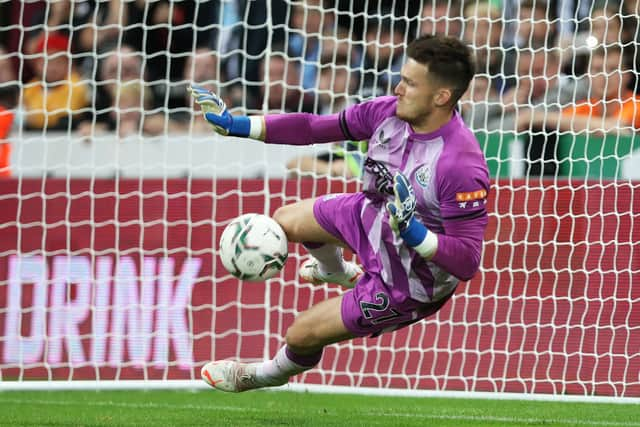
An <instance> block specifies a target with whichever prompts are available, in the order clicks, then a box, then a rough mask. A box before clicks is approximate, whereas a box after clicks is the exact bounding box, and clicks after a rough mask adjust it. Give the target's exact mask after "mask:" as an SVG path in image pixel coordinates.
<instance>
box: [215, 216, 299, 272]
mask: <svg viewBox="0 0 640 427" xmlns="http://www.w3.org/2000/svg"><path fill="white" fill-rule="evenodd" d="M287 246H288V242H287V236H286V235H285V233H284V230H282V227H280V225H279V224H278V223H277V222H275V221H274V220H273V219H271V218H270V217H268V216H266V215H260V214H253V213H249V214H244V215H241V216H239V217H238V218H236V219H234V220H233V221H231V223H229V225H227V227H226V228H225V229H224V231H223V232H222V237H220V259H221V260H222V264H223V265H224V268H226V269H227V271H228V272H229V273H231V274H232V275H234V276H235V277H237V278H238V279H241V280H246V281H249V282H261V281H264V280H267V279H270V278H272V277H273V276H275V275H276V274H278V273H279V272H280V270H282V267H284V264H285V262H286V260H287V256H288V255H289V253H288V250H287Z"/></svg>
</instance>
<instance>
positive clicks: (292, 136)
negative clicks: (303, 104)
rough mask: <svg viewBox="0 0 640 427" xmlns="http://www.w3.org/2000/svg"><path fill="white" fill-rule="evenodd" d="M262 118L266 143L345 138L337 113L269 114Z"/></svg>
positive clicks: (299, 142) (298, 143)
mask: <svg viewBox="0 0 640 427" xmlns="http://www.w3.org/2000/svg"><path fill="white" fill-rule="evenodd" d="M264 119H265V127H266V134H265V142H266V143H268V144H285V145H311V144H320V143H325V142H336V141H343V140H344V139H345V135H344V133H343V131H342V129H341V127H340V119H339V115H338V114H331V115H316V114H308V113H288V114H270V115H267V116H265V118H264Z"/></svg>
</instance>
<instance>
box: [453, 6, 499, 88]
mask: <svg viewBox="0 0 640 427" xmlns="http://www.w3.org/2000/svg"><path fill="white" fill-rule="evenodd" d="M501 36H502V15H501V12H500V9H498V8H497V7H495V6H493V5H491V4H490V3H489V2H472V3H470V4H468V5H467V6H466V7H465V8H464V30H463V39H464V41H465V42H467V43H468V44H469V45H470V46H471V47H472V49H473V51H474V53H475V57H476V64H477V72H478V73H480V74H486V75H488V76H490V78H491V80H492V85H496V87H498V88H501V87H502V86H503V81H502V80H503V79H504V76H505V72H504V71H505V70H503V52H504V50H503V48H502V42H501Z"/></svg>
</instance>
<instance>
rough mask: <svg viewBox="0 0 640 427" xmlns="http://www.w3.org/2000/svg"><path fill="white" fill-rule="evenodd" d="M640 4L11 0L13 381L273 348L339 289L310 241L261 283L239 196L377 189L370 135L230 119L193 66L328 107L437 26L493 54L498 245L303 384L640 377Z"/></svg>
mask: <svg viewBox="0 0 640 427" xmlns="http://www.w3.org/2000/svg"><path fill="white" fill-rule="evenodd" d="M570 3H571V4H570ZM631 3H633V2H622V4H619V3H618V2H616V1H614V0H607V1H586V0H582V1H576V2H549V3H547V2H545V1H542V0H533V1H522V2H518V1H512V0H492V1H490V2H483V1H476V0H473V1H459V0H449V1H448V2H444V1H428V0H411V1H406V2H405V1H394V2H354V1H331V0H328V1H320V0H305V1H290V0H279V1H271V2H265V1H257V0H256V1H247V2H236V1H231V0H221V1H201V2H191V1H180V2H177V1H176V2H173V1H170V2H164V1H160V2H124V1H111V2H69V1H61V0H53V1H50V2H0V16H1V19H0V49H1V50H0V175H1V177H0V389H1V388H21V387H23V388H24V387H32V386H33V387H43V388H51V387H55V386H56V385H58V386H60V384H63V386H65V387H123V388H124V387H134V386H140V385H143V386H145V387H167V386H169V387H171V386H172V385H175V386H181V387H182V386H185V385H186V386H194V387H196V386H198V385H199V384H201V383H200V380H199V371H200V368H201V367H202V366H203V365H204V364H205V363H206V362H207V361H209V360H213V359H239V360H243V361H258V360H263V359H264V358H270V357H272V356H273V355H274V354H275V352H276V351H277V350H278V348H280V347H281V346H282V345H283V343H284V340H283V336H284V334H285V332H286V330H287V327H288V326H289V325H290V324H291V323H292V321H293V319H294V318H295V316H296V315H297V314H299V313H301V312H302V311H304V310H306V309H308V308H309V307H310V306H312V305H313V304H315V303H317V302H319V301H322V300H325V299H327V298H329V297H333V296H336V295H339V294H340V292H342V291H341V290H340V289H339V288H338V287H335V286H332V285H325V286H312V285H309V284H306V283H300V281H299V279H298V277H297V269H298V267H299V266H300V264H301V263H302V262H303V261H304V259H305V257H306V256H307V255H306V253H305V251H304V249H302V248H301V247H300V246H297V245H290V256H289V259H288V261H287V264H286V266H285V268H284V270H283V273H282V275H281V276H280V277H277V278H275V279H273V280H269V281H268V282H266V283H243V282H240V281H238V280H237V279H235V278H233V277H232V276H231V275H230V274H228V273H227V272H226V271H225V270H224V268H223V267H222V264H221V262H220V260H219V257H218V251H217V242H218V239H219V237H220V235H221V233H222V230H223V229H224V227H225V226H226V224H228V223H229V222H230V221H231V220H232V219H233V218H235V217H237V216H238V215H240V214H244V213H249V212H255V213H264V214H272V213H273V212H274V210H275V209H277V208H278V207H279V206H282V205H283V204H288V203H292V202H295V201H298V200H301V199H304V198H309V197H317V196H321V195H324V194H327V193H331V192H353V191H357V190H358V189H359V188H360V184H359V174H360V171H361V168H362V164H363V159H364V157H365V153H366V141H345V142H341V143H338V144H334V145H324V146H310V147H283V146H269V147H267V146H265V145H264V144H260V143H258V142H252V141H247V140H238V139H234V138H222V137H218V136H215V135H214V133H213V132H212V131H211V129H210V128H208V126H207V125H206V123H205V122H204V120H203V119H202V116H201V113H200V112H199V111H194V109H193V105H192V102H191V101H190V100H189V97H188V95H187V92H186V88H187V87H188V85H189V84H191V83H192V82H194V83H197V84H201V85H203V86H205V87H207V88H209V89H211V90H215V91H216V92H217V93H219V94H221V96H222V97H223V98H224V100H225V101H226V102H227V105H228V106H229V107H230V108H231V110H232V111H233V112H234V113H238V114H252V113H266V112H282V111H289V112H298V111H304V112H312V113H321V114H327V113H331V112H336V111H340V110H342V109H343V108H345V107H347V106H349V105H351V104H352V103H356V102H360V101H362V100H365V99H369V98H371V97H374V96H377V95H383V94H392V93H393V88H394V85H395V84H397V82H398V81H399V78H400V68H401V65H402V63H403V61H404V59H405V57H404V53H405V52H404V48H405V47H406V45H407V43H408V42H409V41H411V40H412V39H414V38H415V37H416V36H417V35H419V34H421V33H433V32H439V33H447V34H450V35H453V36H457V37H461V38H463V39H464V40H465V41H466V42H467V43H468V44H469V45H471V46H472V48H473V51H474V54H475V56H476V60H477V73H478V74H477V76H476V78H475V79H474V81H473V82H472V85H471V87H470V89H469V91H468V92H467V94H465V96H464V97H463V99H462V100H461V102H460V105H459V111H460V113H461V114H462V116H463V117H464V119H465V121H466V122H467V123H468V125H469V126H470V127H471V128H472V129H473V131H474V132H475V134H476V137H477V139H478V142H479V144H480V145H481V147H482V149H483V150H484V152H485V156H486V158H487V162H488V165H489V169H490V173H491V177H492V186H491V194H490V196H489V202H488V208H489V211H490V222H489V227H488V230H487V232H486V238H485V246H484V251H483V261H482V268H481V270H480V272H479V273H478V274H477V275H476V276H475V277H474V278H473V279H472V280H471V281H470V282H468V283H463V284H460V286H459V287H458V290H457V292H456V294H455V296H454V298H453V299H452V300H451V301H450V302H449V303H448V304H447V305H446V306H445V307H444V308H443V309H442V310H441V311H440V312H439V313H438V314H437V315H435V316H433V317H431V318H429V319H427V320H425V321H423V322H420V323H417V324H415V325H413V326H411V327H408V328H405V329H403V330H400V331H397V332H394V333H390V334H384V335H382V336H380V337H378V338H365V339H356V340H354V341H350V342H347V343H342V344H337V345H332V346H329V347H327V348H326V350H325V352H324V356H323V358H322V361H321V362H320V364H319V365H318V366H317V367H316V368H315V369H313V370H311V371H309V372H307V373H305V374H303V375H300V376H298V377H295V378H294V379H292V383H291V384H292V386H291V387H292V388H298V389H300V388H309V389H314V388H316V389H319V388H322V387H327V390H332V389H333V390H341V389H342V387H346V388H347V389H348V390H351V391H358V390H360V391H362V390H368V391H370V392H381V393H382V392H384V393H396V394H405V393H420V392H471V393H484V392H489V393H492V394H497V393H514V394H521V395H528V396H531V395H533V394H535V395H536V396H537V395H548V396H551V397H552V398H557V399H560V398H563V397H566V396H571V395H574V396H578V397H581V398H591V399H594V398H595V396H606V397H607V398H618V399H619V400H624V398H632V399H635V398H639V397H640V376H639V374H638V373H639V372H640V247H639V244H638V242H640V226H639V225H638V223H639V221H640V196H639V194H640V184H639V181H638V179H640V160H639V159H640V151H639V149H640V139H639V138H638V137H637V133H636V130H637V129H638V128H639V127H640V101H639V100H637V99H636V96H637V95H636V94H637V92H638V91H637V86H636V79H637V77H638V76H637V67H636V63H637V60H638V39H639V35H638V27H637V22H636V21H637V16H638V14H639V13H640V11H639V10H637V8H636V7H637V6H635V5H633V6H631ZM347 256H352V254H350V253H347Z"/></svg>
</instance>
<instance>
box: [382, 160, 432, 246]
mask: <svg viewBox="0 0 640 427" xmlns="http://www.w3.org/2000/svg"><path fill="white" fill-rule="evenodd" d="M393 193H394V201H393V203H387V211H388V212H389V223H390V224H391V228H392V229H393V231H394V232H395V233H396V234H397V235H399V236H400V237H401V238H402V239H403V240H404V242H405V243H406V244H407V245H408V246H410V247H411V248H413V249H414V250H415V251H416V252H417V253H418V254H420V255H421V256H422V257H425V258H430V257H432V256H433V254H434V253H435V252H436V249H437V248H438V238H437V237H436V235H435V234H434V233H432V232H430V231H429V230H428V229H427V227H425V226H424V225H423V224H422V223H420V221H418V220H417V219H416V218H415V211H416V195H415V192H414V191H413V186H412V185H411V183H410V182H409V180H407V178H406V177H405V176H404V175H403V174H402V173H400V172H396V175H395V176H394V178H393Z"/></svg>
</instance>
